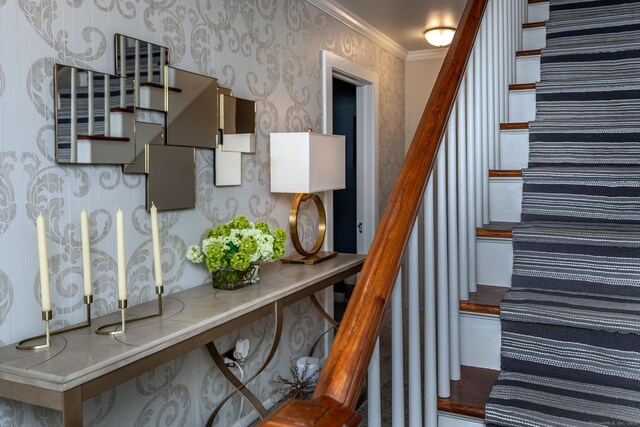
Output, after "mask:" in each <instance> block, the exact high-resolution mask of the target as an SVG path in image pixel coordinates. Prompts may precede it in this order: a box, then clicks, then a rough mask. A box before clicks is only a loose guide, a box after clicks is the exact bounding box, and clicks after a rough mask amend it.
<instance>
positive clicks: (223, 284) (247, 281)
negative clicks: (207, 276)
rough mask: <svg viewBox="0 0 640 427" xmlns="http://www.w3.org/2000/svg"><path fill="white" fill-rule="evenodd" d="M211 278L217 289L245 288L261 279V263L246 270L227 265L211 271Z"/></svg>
mask: <svg viewBox="0 0 640 427" xmlns="http://www.w3.org/2000/svg"><path fill="white" fill-rule="evenodd" d="M211 280H212V283H213V287H214V288H215V289H226V290H234V289H240V288H244V287H245V286H248V285H251V284H253V283H256V282H257V281H258V280H260V265H258V264H252V265H250V266H249V268H247V269H246V270H244V271H238V270H234V269H233V268H230V267H227V268H224V269H221V270H218V271H214V272H213V273H211Z"/></svg>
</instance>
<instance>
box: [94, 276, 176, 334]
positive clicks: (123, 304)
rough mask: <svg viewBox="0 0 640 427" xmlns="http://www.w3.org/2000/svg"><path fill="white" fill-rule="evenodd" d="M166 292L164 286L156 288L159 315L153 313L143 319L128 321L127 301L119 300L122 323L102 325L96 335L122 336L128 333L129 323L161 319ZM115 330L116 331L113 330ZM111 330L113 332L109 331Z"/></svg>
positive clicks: (137, 318) (136, 318)
mask: <svg viewBox="0 0 640 427" xmlns="http://www.w3.org/2000/svg"><path fill="white" fill-rule="evenodd" d="M163 292H164V287H163V286H159V287H156V294H157V295H158V312H157V313H153V314H149V315H147V316H142V317H135V318H133V319H126V318H125V313H124V312H125V310H126V309H127V305H128V304H127V300H126V299H125V300H119V301H118V308H119V309H120V316H121V318H120V321H119V322H113V323H109V324H107V325H102V326H100V327H99V328H98V329H96V334H98V335H112V336H113V335H122V334H124V333H125V332H126V324H127V323H135V322H141V321H143V320H147V319H153V318H154V317H160V316H162V293H163ZM113 328H115V329H113ZM109 329H111V330H109Z"/></svg>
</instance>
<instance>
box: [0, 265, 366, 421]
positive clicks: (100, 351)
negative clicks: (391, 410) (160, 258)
mask: <svg viewBox="0 0 640 427" xmlns="http://www.w3.org/2000/svg"><path fill="white" fill-rule="evenodd" d="M363 263H364V256H362V255H351V254H339V255H338V256H337V257H335V258H333V259H330V260H327V261H325V262H322V263H320V264H317V265H313V266H310V265H297V264H281V263H280V262H276V263H272V264H266V265H262V266H261V270H260V281H259V282H258V283H257V284H255V285H251V286H248V287H246V288H243V289H238V290H235V291H223V290H215V289H213V288H212V287H211V286H210V285H203V286H198V287H195V288H191V289H188V290H185V291H181V292H178V293H175V294H172V295H168V296H166V297H165V299H164V314H163V315H162V317H157V318H154V319H149V320H147V321H141V322H138V323H134V324H131V325H130V326H129V325H127V329H126V333H125V334H123V335H119V336H113V337H110V336H100V335H96V334H95V333H94V331H95V330H96V329H97V328H99V327H100V326H102V325H106V324H108V323H112V322H114V321H117V320H118V318H119V314H118V313H113V314H110V315H107V316H103V317H98V318H94V319H92V325H91V327H88V328H84V329H80V330H76V331H70V332H68V333H63V334H60V335H55V336H52V338H51V347H50V348H47V349H42V350H33V351H24V350H17V349H16V348H15V345H8V346H4V347H2V348H0V396H1V397H5V398H9V399H14V400H18V401H21V402H25V403H30V404H33V405H39V406H44V407H46V408H51V409H55V410H58V411H62V418H63V424H64V426H73V427H76V426H82V402H83V401H84V400H87V399H90V398H92V397H94V396H97V395H99V394H100V393H102V392H104V391H106V390H109V389H111V388H113V387H115V386H117V385H118V384H121V383H123V382H125V381H127V380H129V379H131V378H135V377H136V376H138V375H140V374H142V373H144V372H146V371H149V370H151V369H153V368H156V367H158V366H160V365H162V364H165V363H167V361H169V360H172V359H175V358H177V357H179V356H181V355H183V354H185V353H187V352H190V351H192V350H194V349H196V348H198V347H202V346H206V347H207V349H208V350H209V353H210V354H211V357H212V358H213V361H214V362H215V363H216V365H218V367H219V368H221V370H222V371H223V372H222V373H223V375H224V376H225V377H226V378H227V380H229V381H230V382H231V383H232V384H233V385H234V387H235V388H236V390H237V391H239V392H240V393H242V394H243V395H244V396H245V397H246V398H247V399H248V400H249V402H250V403H251V404H252V405H253V406H254V407H255V408H256V410H258V413H259V414H260V415H261V416H264V413H263V411H264V408H263V407H262V404H261V403H260V402H259V401H257V400H258V399H257V398H255V396H253V394H252V393H251V392H250V391H249V390H248V389H247V388H246V387H245V386H244V384H242V383H240V382H239V381H238V380H237V379H236V378H235V377H234V376H233V374H231V372H230V371H229V370H228V369H226V366H225V365H224V363H223V362H222V356H221V355H220V354H219V353H218V351H217V350H216V348H215V345H213V340H214V339H216V338H218V337H221V336H224V335H226V334H228V333H230V332H231V331H233V330H236V329H238V328H240V327H242V326H245V325H247V324H249V323H251V322H253V321H254V320H256V319H259V318H261V317H263V316H266V315H268V314H271V313H275V315H276V331H275V334H274V335H275V336H274V342H273V343H272V348H271V351H270V352H269V356H268V357H267V360H266V361H264V363H263V365H264V366H266V365H267V363H268V362H269V360H270V359H271V357H272V356H273V354H274V353H275V347H276V346H277V342H278V341H279V336H280V332H281V330H282V329H281V328H282V309H283V308H284V307H285V306H287V305H289V304H292V303H295V302H297V301H300V300H301V299H303V298H306V297H311V298H312V301H313V302H314V304H313V305H314V306H315V307H316V308H321V306H320V304H319V303H318V302H317V300H316V299H315V296H314V294H315V293H316V292H318V291H321V290H323V289H325V288H327V287H329V286H332V285H334V284H336V283H338V282H339V281H341V280H343V279H345V278H347V277H349V276H352V275H354V274H356V273H358V272H359V271H360V270H361V269H362V264H363ZM155 304H156V303H155V301H152V302H148V303H145V304H141V305H139V306H134V307H131V308H129V309H127V317H136V316H144V315H145V314H147V313H149V312H153V310H154V308H155ZM37 315H39V313H34V316H37ZM323 315H325V313H323ZM220 363H222V366H220ZM225 369H226V372H225ZM250 380H251V379H249V380H248V381H250ZM248 381H247V382H248ZM245 383H246V382H245ZM225 401H226V400H225ZM222 404H224V401H223V402H221V404H220V406H221V405H222ZM256 405H257V406H256ZM220 406H219V407H218V408H217V409H216V411H214V412H215V413H217V411H218V410H219V408H220ZM264 412H266V411H264ZM213 418H215V414H212V418H210V420H209V423H211V422H212V421H213Z"/></svg>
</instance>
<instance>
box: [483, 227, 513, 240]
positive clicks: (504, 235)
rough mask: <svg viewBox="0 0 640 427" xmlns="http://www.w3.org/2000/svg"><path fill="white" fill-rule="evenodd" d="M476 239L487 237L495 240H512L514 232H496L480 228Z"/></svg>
mask: <svg viewBox="0 0 640 427" xmlns="http://www.w3.org/2000/svg"><path fill="white" fill-rule="evenodd" d="M476 237H485V238H487V237H488V238H493V239H512V238H513V230H506V229H502V230H494V229H490V228H478V229H476Z"/></svg>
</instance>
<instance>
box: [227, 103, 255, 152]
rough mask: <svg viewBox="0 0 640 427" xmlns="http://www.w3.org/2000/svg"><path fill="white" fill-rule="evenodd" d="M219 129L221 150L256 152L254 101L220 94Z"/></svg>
mask: <svg viewBox="0 0 640 427" xmlns="http://www.w3.org/2000/svg"><path fill="white" fill-rule="evenodd" d="M219 102H220V104H219V105H220V130H221V141H220V144H221V145H222V150H223V151H237V152H240V153H255V152H256V102H255V101H250V100H248V99H242V98H236V97H235V96H231V95H225V94H221V95H220V101H219Z"/></svg>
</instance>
